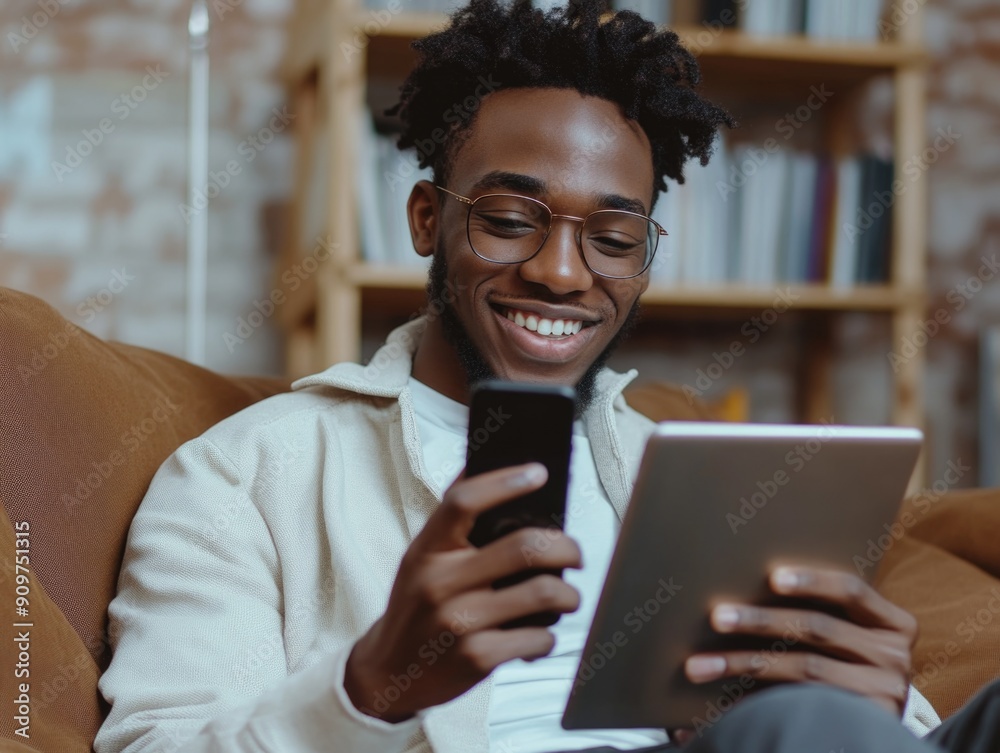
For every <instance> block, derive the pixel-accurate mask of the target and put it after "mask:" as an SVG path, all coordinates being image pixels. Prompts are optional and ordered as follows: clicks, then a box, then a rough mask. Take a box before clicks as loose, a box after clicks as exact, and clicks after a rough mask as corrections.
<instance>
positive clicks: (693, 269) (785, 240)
mask: <svg viewBox="0 0 1000 753" xmlns="http://www.w3.org/2000/svg"><path fill="white" fill-rule="evenodd" d="M686 178H687V180H686V182H685V184H684V185H681V186H678V185H671V187H670V189H669V190H668V191H667V193H665V194H662V195H660V197H659V199H658V201H657V205H656V207H655V209H654V212H653V219H655V220H656V221H657V222H659V223H660V224H661V225H662V226H663V227H664V228H665V229H666V231H667V232H668V233H669V235H668V236H667V237H666V238H663V239H661V241H660V247H659V250H658V251H657V256H656V259H655V260H654V262H653V267H652V279H653V281H654V282H656V283H659V284H664V285H669V284H676V283H693V284H701V285H714V284H721V283H738V284H744V285H749V286H764V285H771V284H774V283H778V282H799V283H807V282H811V283H828V284H830V285H833V286H838V287H850V286H853V285H858V284H866V283H867V284H879V283H884V282H886V281H887V280H888V277H889V272H890V269H889V259H890V256H891V237H890V235H891V234H890V231H891V226H892V205H893V203H894V199H895V194H894V193H893V190H892V184H893V165H892V163H891V162H887V161H885V160H882V159H879V158H877V157H874V156H871V155H860V156H853V157H848V158H841V159H837V160H833V159H831V158H830V157H828V156H825V155H818V154H811V153H804V152H793V151H783V150H775V151H773V152H771V153H769V152H767V151H766V150H765V149H764V148H763V147H759V146H739V147H732V148H727V147H722V148H719V149H718V150H717V151H716V154H715V155H714V156H713V158H712V160H711V162H710V163H709V164H708V166H706V167H702V166H700V165H699V164H697V163H689V164H688V166H687V168H686Z"/></svg>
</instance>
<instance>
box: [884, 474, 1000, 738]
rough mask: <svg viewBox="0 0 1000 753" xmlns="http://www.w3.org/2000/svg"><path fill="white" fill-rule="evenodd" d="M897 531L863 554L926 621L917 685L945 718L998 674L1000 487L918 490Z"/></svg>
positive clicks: (891, 591)
mask: <svg viewBox="0 0 1000 753" xmlns="http://www.w3.org/2000/svg"><path fill="white" fill-rule="evenodd" d="M895 530H896V533H897V536H895V537H893V536H892V535H891V534H888V533H887V534H886V535H885V537H884V538H883V539H882V540H881V541H879V542H875V546H876V548H875V549H874V550H872V551H871V552H869V553H866V555H865V556H866V558H867V559H868V561H873V560H875V559H877V558H879V557H881V560H882V561H881V564H880V567H879V570H878V575H877V578H876V585H877V586H878V588H879V590H880V591H881V592H882V593H883V594H884V595H885V596H886V597H887V598H888V599H890V600H891V601H893V602H894V603H896V604H898V605H899V606H901V607H903V608H904V609H906V610H907V611H909V612H910V613H911V614H912V615H913V616H914V617H916V618H917V621H918V622H919V624H920V635H919V637H918V638H917V643H916V646H915V647H914V650H913V684H914V685H915V686H916V687H917V688H918V689H919V690H920V691H921V692H922V693H923V694H924V695H925V696H927V698H928V700H929V701H930V702H931V703H932V704H933V706H934V708H935V710H936V711H937V712H938V714H939V715H940V716H941V717H942V718H945V717H948V716H950V715H951V714H953V713H954V712H955V711H957V710H958V709H959V708H961V707H962V706H963V705H964V704H965V703H966V701H968V700H969V699H970V698H971V697H972V696H973V695H975V693H976V692H977V691H978V690H979V689H980V688H981V687H983V686H984V685H985V684H986V683H988V682H990V681H992V680H994V679H996V677H997V676H998V675H1000V547H998V546H997V541H1000V489H992V490H974V491H961V492H953V493H950V494H946V495H934V494H926V493H925V494H919V495H916V496H914V497H911V498H909V499H907V500H906V502H905V503H904V504H903V507H902V509H901V511H900V515H899V518H898V520H897V525H896V529H895ZM900 533H902V534H903V535H902V536H899V535H898V534H900ZM883 551H884V554H880V552H883Z"/></svg>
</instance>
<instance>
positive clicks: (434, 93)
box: [389, 0, 736, 197]
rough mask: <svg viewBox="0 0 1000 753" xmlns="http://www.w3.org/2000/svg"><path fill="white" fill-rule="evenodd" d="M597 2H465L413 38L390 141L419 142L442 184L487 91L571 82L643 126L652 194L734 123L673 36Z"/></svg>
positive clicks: (680, 175) (424, 162)
mask: <svg viewBox="0 0 1000 753" xmlns="http://www.w3.org/2000/svg"><path fill="white" fill-rule="evenodd" d="M606 4H607V3H606V0H568V4H567V5H566V6H565V7H564V8H556V9H554V10H550V11H547V12H545V11H542V10H539V9H537V8H534V7H533V6H532V4H531V0H513V2H503V0H471V2H470V3H469V4H468V6H466V7H464V8H462V9H460V10H458V11H456V12H455V14H454V15H453V16H452V19H451V24H450V26H448V28H446V29H444V30H443V31H440V32H437V33H434V34H431V35H430V36H427V37H424V38H423V39H420V40H418V41H416V42H414V43H413V47H414V49H416V50H417V52H418V53H419V55H420V59H419V62H418V63H417V66H416V67H415V68H414V69H413V71H412V72H411V73H410V75H409V77H408V78H407V79H406V81H405V82H404V84H403V87H402V90H401V92H400V101H399V103H398V104H397V105H396V106H395V107H393V108H392V109H391V110H390V111H389V114H390V115H395V114H398V115H399V117H400V120H401V121H402V135H401V137H400V140H399V148H400V149H407V148H410V147H414V146H419V148H418V152H419V154H420V166H421V167H427V166H430V167H432V168H433V171H434V180H435V182H437V183H439V184H444V183H446V182H447V180H448V177H449V172H450V167H451V161H452V159H453V157H454V155H455V152H456V151H457V149H458V147H459V146H460V145H461V144H462V143H463V141H464V139H465V138H466V137H467V136H468V133H469V130H470V127H471V125H472V123H473V121H474V120H475V113H476V112H478V102H479V101H480V100H481V99H482V98H483V97H484V96H486V94H487V93H489V92H491V91H495V90H499V89H513V88H548V87H553V88H563V89H575V90H577V91H578V92H580V93H581V94H583V95H589V96H595V97H600V98H602V99H606V100H609V101H611V102H615V103H617V104H618V105H619V106H620V107H621V108H622V110H623V112H624V114H625V116H626V117H627V118H630V119H632V120H635V121H637V122H638V123H639V125H640V126H641V127H642V129H643V130H644V131H645V132H646V135H647V137H648V138H649V140H650V142H651V144H652V149H653V169H654V179H653V187H652V188H653V191H654V197H655V196H656V195H658V194H659V192H661V191H666V190H667V183H666V178H671V179H673V180H675V181H676V182H678V183H683V182H684V163H685V162H687V161H688V159H690V158H694V157H697V158H698V159H699V160H700V162H701V164H703V165H704V164H707V163H708V159H709V157H710V156H711V154H712V149H713V144H714V141H715V134H716V132H717V131H718V129H719V127H720V126H722V125H727V126H729V127H734V126H735V125H736V123H735V121H734V120H733V118H732V117H731V116H730V115H729V114H728V113H727V112H726V111H725V110H723V109H722V108H720V107H718V106H716V105H714V104H712V103H711V102H708V101H707V100H705V99H703V98H702V97H701V96H699V94H698V93H697V91H696V89H697V86H698V84H699V82H700V80H701V74H700V73H699V70H698V63H697V61H696V60H695V57H694V55H692V54H691V53H690V52H689V51H688V50H686V49H685V48H684V47H683V46H682V45H681V43H680V40H679V38H678V36H677V34H675V33H674V32H672V31H666V30H662V31H661V30H659V29H657V27H656V25H655V24H653V23H652V22H650V21H646V20H645V19H643V18H642V17H641V16H639V15H638V14H636V13H633V12H631V11H619V12H618V13H615V14H613V15H609V14H607V13H606ZM435 131H436V133H435ZM442 141H443V142H444V143H443V145H442V143H441V142H442Z"/></svg>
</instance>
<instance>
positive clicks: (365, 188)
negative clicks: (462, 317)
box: [355, 113, 431, 267]
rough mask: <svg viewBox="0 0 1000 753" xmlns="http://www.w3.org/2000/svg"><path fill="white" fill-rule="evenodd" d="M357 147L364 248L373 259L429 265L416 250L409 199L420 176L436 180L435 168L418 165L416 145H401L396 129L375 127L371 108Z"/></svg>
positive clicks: (367, 259) (368, 259) (375, 261)
mask: <svg viewBox="0 0 1000 753" xmlns="http://www.w3.org/2000/svg"><path fill="white" fill-rule="evenodd" d="M358 132H359V134H360V139H359V143H358V149H357V151H356V152H355V159H356V160H357V162H356V165H355V167H356V174H357V176H358V211H359V212H360V214H361V217H360V220H361V222H360V227H361V251H362V257H363V258H364V260H365V262H367V263H369V264H388V265H393V266H422V267H425V266H427V263H428V260H427V259H425V258H423V257H421V256H418V255H417V253H416V252H415V251H414V250H413V242H412V240H411V237H410V225H409V220H408V219H407V215H406V201H407V199H408V198H409V196H410V192H411V191H412V190H413V186H414V185H416V183H417V181H420V180H431V170H430V168H419V167H417V162H418V155H417V152H416V150H413V149H410V150H407V151H400V150H399V149H398V148H397V147H396V140H397V138H398V137H397V136H396V135H392V136H389V135H383V134H379V133H376V131H375V125H374V123H373V121H372V118H371V116H370V114H367V113H366V114H365V115H363V116H362V122H361V123H360V127H359V129H358Z"/></svg>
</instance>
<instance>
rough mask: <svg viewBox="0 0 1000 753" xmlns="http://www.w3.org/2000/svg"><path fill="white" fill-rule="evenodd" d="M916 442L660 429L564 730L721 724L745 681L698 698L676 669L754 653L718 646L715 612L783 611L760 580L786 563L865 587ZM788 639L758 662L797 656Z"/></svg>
mask: <svg viewBox="0 0 1000 753" xmlns="http://www.w3.org/2000/svg"><path fill="white" fill-rule="evenodd" d="M922 442H923V435H922V434H921V432H920V431H918V430H916V429H902V428H862V427H855V426H832V425H825V426H782V425H766V424H720V423H681V422H665V423H662V424H659V425H658V427H657V429H656V431H655V433H654V434H653V435H652V437H651V438H650V440H649V443H648V444H647V446H646V452H645V454H644V456H643V460H642V465H641V468H640V470H639V476H638V478H637V480H636V485H635V489H634V491H633V494H632V501H631V504H630V506H629V510H628V513H627V514H626V516H625V520H624V522H623V525H622V530H621V534H620V536H619V539H618V545H617V548H616V549H615V553H614V557H613V558H612V561H611V566H610V569H609V570H608V576H607V579H606V580H605V583H604V590H603V592H602V593H601V598H600V601H599V603H598V606H597V611H596V613H595V616H594V622H593V624H592V625H591V628H590V634H589V636H588V638H587V643H586V644H585V648H584V651H583V652H582V655H581V660H580V665H579V667H578V669H577V674H576V680H575V682H574V685H573V691H572V694H571V696H570V699H569V702H568V704H567V706H566V711H565V713H564V714H563V718H562V725H563V727H564V728H566V729H583V728H586V729H597V728H616V727H622V728H624V727H663V728H668V729H669V728H674V727H692V728H695V729H698V728H699V721H700V722H701V723H702V725H704V724H707V723H711V722H714V721H716V720H717V719H718V717H719V716H720V715H721V713H722V712H723V711H725V710H726V709H727V708H729V707H730V706H731V705H732V704H733V703H734V702H735V700H737V699H738V698H740V697H742V696H743V695H746V693H747V692H749V691H750V690H752V689H753V688H752V687H748V685H751V686H752V684H753V683H752V682H751V683H747V681H746V677H748V676H745V677H744V678H742V682H741V679H740V678H735V679H728V680H725V681H721V682H713V683H707V684H704V685H695V684H693V683H691V682H689V681H688V680H687V678H686V677H685V675H684V662H685V660H686V659H687V657H688V656H690V655H691V654H694V653H698V652H702V651H714V650H720V649H722V648H725V647H727V646H734V645H740V646H743V647H744V648H749V647H751V645H752V644H751V643H748V642H750V641H752V640H753V639H748V638H745V637H743V638H739V639H735V640H737V641H742V643H734V638H733V637H731V636H730V637H724V636H720V635H718V634H716V633H714V631H713V630H712V628H711V627H710V625H709V622H708V615H709V612H710V610H711V608H712V606H713V605H715V604H717V603H720V602H722V601H732V602H736V603H770V604H774V603H780V600H779V599H776V598H775V597H774V595H773V594H772V593H771V591H770V589H769V588H768V586H767V581H766V576H767V573H768V571H769V570H770V568H771V567H773V566H775V565H778V564H782V563H789V564H795V563H798V564H812V565H820V566H826V567H836V568H841V569H844V570H849V571H852V572H856V573H860V574H862V575H863V576H865V577H866V578H867V577H870V576H871V575H872V573H873V572H874V570H875V567H874V565H875V564H876V563H875V562H874V561H873V558H877V559H880V558H881V555H880V554H879V552H881V551H883V550H885V549H887V548H888V547H890V546H892V543H893V542H894V541H895V537H894V536H893V535H892V532H893V530H894V529H893V528H892V524H893V521H894V519H895V516H896V513H897V510H898V508H899V504H900V501H901V500H902V498H903V496H904V494H905V490H906V485H907V482H908V480H909V478H910V475H911V474H912V472H913V467H914V465H915V463H916V459H917V456H918V455H919V453H920V448H921V445H922ZM897 527H898V526H897ZM866 563H867V564H866ZM793 628H794V626H790V634H789V635H788V636H786V639H784V640H781V641H775V640H773V639H772V640H769V641H767V642H766V645H759V646H757V645H753V650H760V651H761V654H760V657H761V661H768V660H769V657H772V656H774V655H775V654H778V653H779V652H782V651H785V650H794V649H795V646H794V644H795V638H794V630H793ZM772 644H778V645H772ZM769 652H770V653H769Z"/></svg>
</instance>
